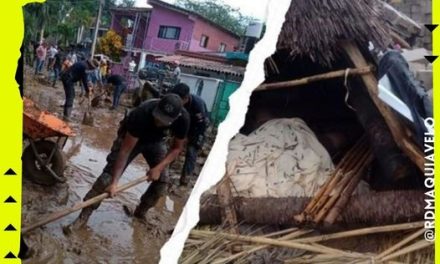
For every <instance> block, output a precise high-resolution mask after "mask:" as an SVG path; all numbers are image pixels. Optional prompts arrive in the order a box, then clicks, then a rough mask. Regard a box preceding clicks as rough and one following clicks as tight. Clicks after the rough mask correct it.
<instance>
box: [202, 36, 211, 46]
mask: <svg viewBox="0 0 440 264" xmlns="http://www.w3.org/2000/svg"><path fill="white" fill-rule="evenodd" d="M208 40H209V37H208V36H206V35H202V38H201V39H200V47H203V48H206V47H208Z"/></svg>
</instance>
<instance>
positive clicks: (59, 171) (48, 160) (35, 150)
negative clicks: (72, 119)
mask: <svg viewBox="0 0 440 264" xmlns="http://www.w3.org/2000/svg"><path fill="white" fill-rule="evenodd" d="M23 134H24V135H23V139H24V140H25V141H27V143H28V144H27V146H26V148H25V149H24V150H23V154H22V158H21V159H22V164H23V176H24V177H26V178H29V179H30V180H32V181H33V182H35V183H38V184H42V185H54V184H55V183H57V182H65V181H66V178H65V177H64V169H65V167H66V159H65V156H64V153H63V151H62V149H63V148H64V145H65V144H66V142H67V139H68V138H69V137H71V136H75V134H74V133H73V131H72V129H71V128H70V127H69V126H68V125H67V124H66V123H65V122H64V121H62V120H61V119H59V118H57V117H56V116H54V115H53V114H51V113H49V112H46V111H41V110H40V109H39V108H38V106H37V105H36V104H35V103H34V102H33V101H32V100H30V99H28V98H23Z"/></svg>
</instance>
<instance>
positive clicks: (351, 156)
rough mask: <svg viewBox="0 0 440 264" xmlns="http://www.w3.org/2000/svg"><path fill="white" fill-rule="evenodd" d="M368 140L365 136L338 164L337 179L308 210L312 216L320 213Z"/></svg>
mask: <svg viewBox="0 0 440 264" xmlns="http://www.w3.org/2000/svg"><path fill="white" fill-rule="evenodd" d="M365 140H366V137H365V136H363V137H362V138H361V139H360V140H359V141H358V142H357V143H356V144H355V146H353V148H351V149H350V150H349V151H348V152H347V154H346V155H345V156H344V158H343V159H342V161H341V162H340V163H339V164H340V165H339V166H337V168H338V169H337V171H336V173H337V174H336V176H335V177H334V178H335V179H334V180H332V181H331V183H330V184H329V185H328V186H326V189H325V190H324V192H323V193H322V195H321V196H320V197H318V199H317V200H316V202H315V204H314V205H313V207H312V208H311V209H310V210H309V211H308V212H306V214H308V215H309V216H310V218H314V216H315V215H316V214H317V213H318V211H319V210H321V209H322V208H323V206H324V205H325V204H326V202H327V201H328V199H329V197H330V193H331V192H332V191H333V189H334V188H335V186H336V185H337V184H338V183H340V181H341V178H342V177H343V176H344V174H345V173H346V172H348V171H350V169H351V168H352V166H353V163H354V161H356V160H358V159H359V156H360V155H361V152H362V150H363V148H364V147H365V144H364V143H363V142H364V141H365Z"/></svg>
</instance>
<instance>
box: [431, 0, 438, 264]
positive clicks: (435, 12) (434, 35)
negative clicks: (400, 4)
mask: <svg viewBox="0 0 440 264" xmlns="http://www.w3.org/2000/svg"><path fill="white" fill-rule="evenodd" d="M439 16H440V0H433V1H432V24H439V23H440V18H439ZM439 44H440V28H438V27H437V28H436V29H435V30H434V31H433V32H432V54H433V55H439V54H440V50H439V49H440V46H439ZM439 61H440V59H438V58H437V60H436V61H434V63H433V65H432V69H433V74H432V75H433V85H432V87H433V88H432V89H433V94H434V120H435V121H436V122H435V125H434V130H435V132H437V133H438V131H440V119H439V117H440V108H438V107H435V105H436V104H437V103H438V102H440V91H439V89H440V76H439V73H440V72H439V66H440V64H439ZM437 133H435V136H436V137H435V140H434V153H435V154H436V153H437V152H438V151H439V144H440V135H439V134H437ZM439 161H440V156H439V155H434V162H435V165H436V166H435V176H434V182H435V187H434V191H435V194H436V196H435V212H436V213H437V216H440V198H439V191H440V180H439V178H438V176H437V175H439V174H438V173H439V172H440V167H439V166H440V165H439V164H440V163H439ZM436 176H437V177H436ZM436 218H438V217H436ZM436 220H437V221H436V222H435V237H436V242H437V241H438V240H439V239H440V237H439V236H440V233H439V230H440V223H439V222H438V219H436ZM434 247H435V263H440V254H439V250H440V246H439V243H438V242H437V243H435V246H434Z"/></svg>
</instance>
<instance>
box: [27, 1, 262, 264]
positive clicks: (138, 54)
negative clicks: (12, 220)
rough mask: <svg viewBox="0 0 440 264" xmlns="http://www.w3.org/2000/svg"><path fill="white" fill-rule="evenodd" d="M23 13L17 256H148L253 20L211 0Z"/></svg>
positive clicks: (240, 66)
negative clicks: (19, 238) (20, 252)
mask: <svg viewBox="0 0 440 264" xmlns="http://www.w3.org/2000/svg"><path fill="white" fill-rule="evenodd" d="M229 4H230V5H229ZM23 17H24V38H23V46H22V65H23V66H22V68H20V70H21V71H22V72H23V81H22V87H23V147H22V175H23V182H22V222H21V227H22V228H21V232H22V238H23V240H22V242H23V245H22V248H25V249H27V250H26V252H25V253H23V256H22V259H23V263H158V262H159V259H160V252H159V251H160V249H161V247H162V246H163V244H164V243H165V242H166V241H167V240H168V238H169V237H170V235H171V233H172V232H173V229H174V226H175V224H176V222H177V220H178V218H179V216H180V214H181V212H182V209H183V207H184V205H185V203H186V200H187V199H188V197H189V194H190V193H191V190H192V187H193V185H194V184H195V181H196V179H197V175H198V174H199V172H200V170H201V168H202V167H203V164H204V162H205V159H206V157H207V156H208V155H209V152H210V149H211V146H212V144H213V143H214V140H215V137H216V133H217V126H218V125H219V123H221V122H222V121H223V120H224V118H225V117H226V115H227V113H228V110H229V105H228V99H229V96H230V95H231V94H232V93H234V92H235V90H237V89H238V88H239V86H240V84H241V82H242V80H243V75H244V72H245V67H246V65H247V62H248V55H249V52H250V50H251V49H252V48H253V46H254V45H255V43H256V42H257V41H258V40H259V39H260V38H261V37H262V35H263V32H264V27H263V26H262V25H263V23H261V22H260V21H259V18H258V17H257V16H253V15H252V13H250V12H249V11H248V10H246V8H244V7H240V6H237V5H236V4H234V2H233V1H227V2H225V3H223V2H218V1H214V0H206V1H193V0H177V1H172V0H171V1H160V0H148V1H147V0H143V1H135V0H46V1H45V2H44V3H32V4H27V5H25V6H24V7H23ZM18 72H19V71H18Z"/></svg>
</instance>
